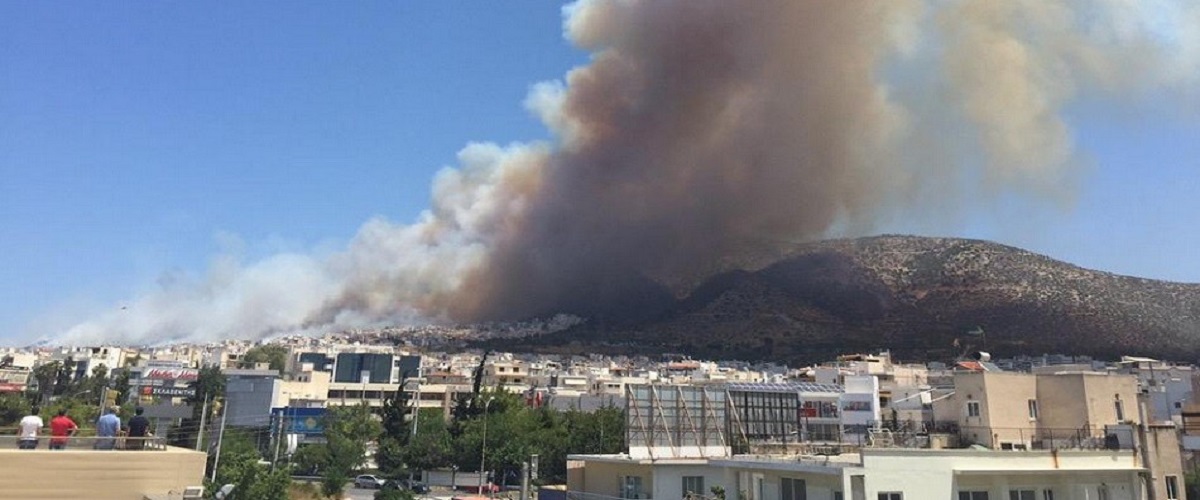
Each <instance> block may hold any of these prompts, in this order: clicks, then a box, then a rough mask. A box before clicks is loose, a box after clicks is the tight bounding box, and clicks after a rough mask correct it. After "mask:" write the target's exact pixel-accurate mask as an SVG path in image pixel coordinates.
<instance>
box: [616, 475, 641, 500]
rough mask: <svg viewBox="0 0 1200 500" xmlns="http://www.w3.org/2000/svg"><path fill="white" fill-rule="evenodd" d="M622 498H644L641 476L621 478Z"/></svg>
mask: <svg viewBox="0 0 1200 500" xmlns="http://www.w3.org/2000/svg"><path fill="white" fill-rule="evenodd" d="M621 498H629V499H634V498H642V477H641V476H621Z"/></svg>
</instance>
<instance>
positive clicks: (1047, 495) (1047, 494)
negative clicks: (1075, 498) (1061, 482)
mask: <svg viewBox="0 0 1200 500" xmlns="http://www.w3.org/2000/svg"><path fill="white" fill-rule="evenodd" d="M1042 500H1054V490H1052V489H1050V488H1046V489H1044V490H1042Z"/></svg>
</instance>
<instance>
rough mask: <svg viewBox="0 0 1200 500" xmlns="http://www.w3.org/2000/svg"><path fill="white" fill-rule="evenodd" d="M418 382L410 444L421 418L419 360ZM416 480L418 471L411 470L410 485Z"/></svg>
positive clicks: (414, 397)
mask: <svg viewBox="0 0 1200 500" xmlns="http://www.w3.org/2000/svg"><path fill="white" fill-rule="evenodd" d="M418 359H419V358H418ZM416 382H417V390H416V392H415V394H414V395H413V411H412V412H413V418H412V436H410V437H409V438H408V442H409V444H410V445H411V444H412V442H413V441H414V440H416V439H417V420H418V419H419V418H421V364H420V362H419V361H418V362H417V380H416ZM401 390H403V389H401ZM416 480H417V471H416V470H412V471H409V474H408V482H409V485H410V486H411V485H412V483H413V482H415V481H416Z"/></svg>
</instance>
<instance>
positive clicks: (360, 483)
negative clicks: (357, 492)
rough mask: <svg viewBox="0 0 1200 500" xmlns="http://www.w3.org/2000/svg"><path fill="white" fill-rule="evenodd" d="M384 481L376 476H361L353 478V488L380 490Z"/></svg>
mask: <svg viewBox="0 0 1200 500" xmlns="http://www.w3.org/2000/svg"><path fill="white" fill-rule="evenodd" d="M384 482H385V481H384V480H383V479H381V478H379V477H378V476H373V475H371V474H363V475H361V476H358V477H356V478H354V487H355V488H382V487H383V483H384Z"/></svg>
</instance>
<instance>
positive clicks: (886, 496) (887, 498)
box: [877, 491, 904, 500]
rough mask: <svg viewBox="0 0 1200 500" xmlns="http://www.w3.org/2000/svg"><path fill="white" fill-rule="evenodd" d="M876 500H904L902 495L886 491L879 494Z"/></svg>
mask: <svg viewBox="0 0 1200 500" xmlns="http://www.w3.org/2000/svg"><path fill="white" fill-rule="evenodd" d="M877 498H879V500H904V494H903V493H899V492H895V491H888V492H883V493H880V494H879V496H878V497H877Z"/></svg>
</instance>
